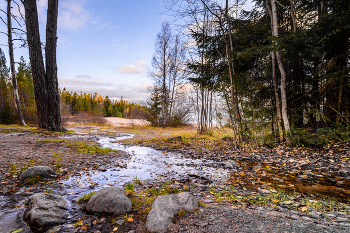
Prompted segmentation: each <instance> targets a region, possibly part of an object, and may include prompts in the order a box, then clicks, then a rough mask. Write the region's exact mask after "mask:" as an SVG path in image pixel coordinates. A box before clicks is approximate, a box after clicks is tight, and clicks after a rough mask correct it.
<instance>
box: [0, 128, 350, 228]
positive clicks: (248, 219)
mask: <svg viewBox="0 0 350 233" xmlns="http://www.w3.org/2000/svg"><path fill="white" fill-rule="evenodd" d="M59 136H60V135H59V134H51V133H32V132H27V131H23V130H18V131H17V132H13V128H4V127H0V157H1V164H0V192H1V193H2V194H5V195H13V193H15V192H16V191H17V190H18V189H19V188H18V181H19V180H18V178H17V177H16V175H14V174H13V173H12V174H11V173H10V168H11V164H20V165H25V164H28V161H29V160H30V159H31V160H32V163H35V164H36V165H47V166H50V167H52V168H53V169H57V166H56V165H54V154H55V153H58V154H61V155H62V157H63V160H62V167H61V170H62V171H63V173H61V174H60V175H61V177H58V178H64V177H63V175H70V174H74V173H75V172H78V171H83V170H86V169H93V168H96V167H97V166H99V165H101V164H108V163H110V162H111V160H113V158H115V157H117V156H126V155H125V154H124V153H123V152H120V153H119V152H115V153H109V154H79V153H76V152H74V151H72V150H71V149H70V148H68V147H67V145H66V144H65V143H64V142H61V141H55V139H58V137H59ZM52 139H53V140H52ZM12 166H13V165H12ZM196 192H197V191H196ZM198 192H199V193H201V194H202V196H206V195H210V193H209V189H208V187H207V188H206V189H203V190H199V191H198ZM91 217H92V216H87V219H88V218H91ZM94 218H97V219H99V218H101V217H99V216H95V217H94ZM101 222H102V221H101ZM174 223H175V224H174V227H173V228H172V229H171V230H169V231H168V232H349V231H350V226H349V224H348V223H342V222H337V221H336V220H332V219H324V218H316V219H312V218H309V217H307V216H305V215H303V214H300V213H299V214H297V213H295V212H292V211H290V210H286V209H279V211H276V210H272V209H269V208H268V207H261V206H251V205H241V206H237V205H233V204H227V203H226V204H225V203H221V204H217V203H209V204H206V205H201V206H200V208H199V209H198V211H196V213H188V214H186V215H184V216H182V217H177V219H175V220H174ZM98 227H99V229H100V230H97V229H96V228H95V227H91V228H88V230H87V231H82V232H96V233H98V232H111V231H112V230H113V226H112V225H111V223H110V222H108V221H105V223H103V224H101V225H99V226H98ZM130 230H136V232H145V216H143V217H142V216H139V217H138V216H135V220H134V222H130V223H129V222H127V223H125V224H124V225H123V226H121V227H119V229H118V230H117V231H115V232H129V231H130ZM0 232H1V231H0Z"/></svg>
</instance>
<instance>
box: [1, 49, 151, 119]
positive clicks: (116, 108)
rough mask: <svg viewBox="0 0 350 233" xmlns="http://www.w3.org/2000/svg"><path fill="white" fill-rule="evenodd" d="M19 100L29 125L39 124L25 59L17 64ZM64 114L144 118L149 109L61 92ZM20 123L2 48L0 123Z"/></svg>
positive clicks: (103, 98) (28, 66)
mask: <svg viewBox="0 0 350 233" xmlns="http://www.w3.org/2000/svg"><path fill="white" fill-rule="evenodd" d="M16 77H17V86H18V95H19V101H20V104H21V109H22V112H23V116H24V119H25V121H26V122H27V123H30V124H36V123H37V122H38V119H37V109H36V104H35V96H34V85H33V77H32V72H31V68H30V64H28V63H27V62H26V61H25V60H24V58H23V57H21V60H20V62H19V63H18V69H17V71H16ZM60 97H61V112H62V114H63V115H76V114H79V113H89V114H92V115H98V116H104V117H123V118H137V119H143V118H145V112H146V107H144V106H141V105H139V104H135V103H130V102H127V101H125V100H123V97H121V99H120V100H119V101H117V100H110V99H109V97H108V96H106V97H102V96H101V95H98V94H97V93H95V94H86V93H80V94H77V93H72V92H68V91H66V89H63V91H60ZM16 122H17V116H16V112H15V102H14V98H13V87H12V83H11V80H10V71H9V68H8V67H7V66H6V57H5V54H4V53H3V51H2V50H1V49H0V124H13V123H16Z"/></svg>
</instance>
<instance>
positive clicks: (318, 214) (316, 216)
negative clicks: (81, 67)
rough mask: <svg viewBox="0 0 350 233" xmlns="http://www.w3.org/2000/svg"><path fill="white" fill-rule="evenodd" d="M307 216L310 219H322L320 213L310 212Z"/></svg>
mask: <svg viewBox="0 0 350 233" xmlns="http://www.w3.org/2000/svg"><path fill="white" fill-rule="evenodd" d="M309 216H310V217H311V218H321V217H322V213H320V212H317V211H312V212H311V213H309Z"/></svg>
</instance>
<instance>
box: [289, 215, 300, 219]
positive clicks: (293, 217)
mask: <svg viewBox="0 0 350 233" xmlns="http://www.w3.org/2000/svg"><path fill="white" fill-rule="evenodd" d="M290 218H291V219H294V220H297V219H298V218H299V217H298V215H296V214H292V215H291V216H290Z"/></svg>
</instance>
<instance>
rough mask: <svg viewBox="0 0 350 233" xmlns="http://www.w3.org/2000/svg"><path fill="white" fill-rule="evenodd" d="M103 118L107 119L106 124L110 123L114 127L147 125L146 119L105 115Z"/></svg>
mask: <svg viewBox="0 0 350 233" xmlns="http://www.w3.org/2000/svg"><path fill="white" fill-rule="evenodd" d="M105 120H106V121H107V124H110V125H112V126H114V127H134V126H147V125H149V122H148V121H146V120H140V119H126V118H120V117H106V118H105Z"/></svg>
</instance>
